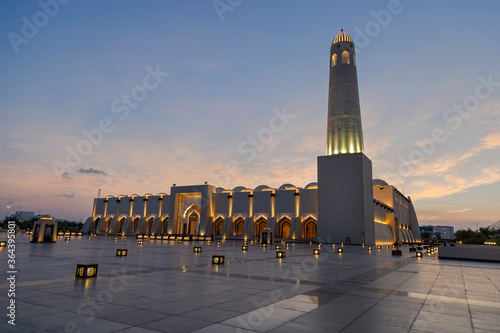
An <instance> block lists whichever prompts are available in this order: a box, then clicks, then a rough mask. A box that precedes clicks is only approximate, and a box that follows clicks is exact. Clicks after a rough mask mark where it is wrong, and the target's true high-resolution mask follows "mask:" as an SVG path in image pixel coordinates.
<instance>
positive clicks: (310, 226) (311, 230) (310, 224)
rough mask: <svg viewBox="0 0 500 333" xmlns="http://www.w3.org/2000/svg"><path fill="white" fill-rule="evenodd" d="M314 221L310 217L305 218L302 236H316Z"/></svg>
mask: <svg viewBox="0 0 500 333" xmlns="http://www.w3.org/2000/svg"><path fill="white" fill-rule="evenodd" d="M316 227H317V224H316V221H315V220H313V219H312V218H311V219H307V220H306V221H305V222H304V238H316Z"/></svg>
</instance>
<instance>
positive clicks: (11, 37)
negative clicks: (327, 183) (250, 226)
mask: <svg viewBox="0 0 500 333" xmlns="http://www.w3.org/2000/svg"><path fill="white" fill-rule="evenodd" d="M60 1H61V2H63V3H65V2H67V3H65V4H61V3H59V2H56V1H55V0H42V1H41V2H40V3H39V2H38V1H15V0H6V1H2V2H1V3H0V27H1V32H2V34H3V38H2V39H1V42H0V73H1V75H0V88H1V97H2V98H1V99H0V110H1V113H0V168H1V169H0V170H1V172H0V204H1V206H0V216H2V217H3V216H5V214H6V213H7V209H6V205H7V204H8V203H11V205H12V207H11V208H10V212H11V213H12V212H14V211H16V210H19V208H20V209H21V210H28V211H34V212H35V213H38V211H41V213H45V214H50V215H52V216H54V217H57V218H66V219H69V220H75V221H80V220H81V219H83V220H85V218H87V217H88V216H90V215H91V209H92V203H93V198H94V197H95V196H96V195H97V192H98V189H102V192H101V194H102V195H103V196H104V195H108V194H112V195H119V194H129V195H130V194H134V193H136V194H139V195H142V194H144V193H152V194H156V193H159V192H166V193H169V192H170V187H171V186H172V184H174V183H176V184H179V185H193V184H203V183H204V182H205V181H208V182H209V183H210V184H213V185H216V186H222V187H225V188H233V187H235V186H238V185H243V186H246V187H250V188H254V187H256V186H258V185H261V184H266V185H269V186H271V187H279V186H280V185H281V184H283V183H292V184H294V185H296V186H299V187H303V186H305V185H306V184H308V183H309V182H313V181H316V179H317V178H316V172H317V171H316V158H317V156H319V155H325V153H326V151H325V150H326V124H327V123H326V120H327V103H328V75H329V50H330V45H331V42H332V40H333V38H334V37H335V35H336V34H337V33H338V32H340V29H341V28H343V29H344V31H346V32H347V33H349V34H350V35H351V36H352V37H353V39H354V43H355V47H356V52H357V58H356V62H357V63H356V64H357V70H358V80H359V90H360V100H361V114H362V120H363V130H364V141H365V153H366V155H367V156H368V157H369V158H370V159H371V160H372V162H373V175H374V178H381V179H384V180H385V181H387V182H388V183H390V184H393V185H395V186H396V187H397V188H398V189H399V190H401V191H404V193H405V194H406V195H409V196H410V197H411V198H412V200H413V201H414V204H415V207H416V209H417V214H418V217H419V220H420V225H426V224H437V225H453V226H455V228H462V227H471V228H476V226H477V225H479V226H488V225H490V224H493V223H494V222H495V221H497V220H499V219H500V202H499V201H500V200H499V199H500V155H499V153H500V107H499V105H500V65H499V54H500V43H499V38H498V35H499V32H500V23H499V22H500V21H499V20H498V13H499V12H500V2H498V1H493V0H492V1H474V2H473V1H452V0H449V1H439V2H436V1H408V0H404V1H403V0H402V1H401V2H398V1H393V0H391V1H327V0H324V1H301V0H292V1H290V0H287V1H272V2H271V1H264V0H260V1H257V0H255V1H249V0H242V1H239V0H238V1H237V0H232V1H229V2H228V0H219V1H215V2H214V1H211V0H209V1H76V0H73V1H67V0H65V1H62V0H60ZM41 4H42V5H41ZM43 4H45V5H43ZM55 4H56V5H55ZM43 7H45V10H44V9H43ZM46 12H49V13H48V14H47V13H46ZM283 113H286V114H289V116H288V118H286V119H285V120H282V119H281V118H279V117H278V120H273V119H274V118H276V117H277V116H276V114H283ZM271 123H278V124H280V125H283V126H280V130H279V131H274V132H272V136H271V137H269V135H268V136H266V137H265V140H264V141H265V142H264V141H262V138H263V135H264V134H269V133H270V131H269V129H270V128H272V127H273V126H271ZM259 135H260V137H259ZM89 138H90V139H89ZM255 138H256V140H257V142H256V143H255V142H254V141H253V139H255ZM252 142H253V143H252ZM254 144H255V146H254ZM234 166H236V167H234Z"/></svg>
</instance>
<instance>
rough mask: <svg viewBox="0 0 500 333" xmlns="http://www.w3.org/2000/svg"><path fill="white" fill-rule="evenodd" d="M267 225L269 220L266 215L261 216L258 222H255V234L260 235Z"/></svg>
mask: <svg viewBox="0 0 500 333" xmlns="http://www.w3.org/2000/svg"><path fill="white" fill-rule="evenodd" d="M266 225H267V220H266V219H265V218H264V217H260V218H259V219H258V220H257V221H256V222H255V235H257V236H258V237H260V233H261V231H262V229H264V228H265V227H266Z"/></svg>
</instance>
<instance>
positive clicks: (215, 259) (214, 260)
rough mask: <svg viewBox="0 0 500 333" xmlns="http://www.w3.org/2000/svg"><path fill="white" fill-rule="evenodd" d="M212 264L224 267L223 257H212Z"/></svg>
mask: <svg viewBox="0 0 500 333" xmlns="http://www.w3.org/2000/svg"><path fill="white" fill-rule="evenodd" d="M212 264H214V265H224V256H218V255H217V256H212Z"/></svg>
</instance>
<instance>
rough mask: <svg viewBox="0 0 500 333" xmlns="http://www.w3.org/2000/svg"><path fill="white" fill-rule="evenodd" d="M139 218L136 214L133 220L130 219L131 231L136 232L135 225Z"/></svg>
mask: <svg viewBox="0 0 500 333" xmlns="http://www.w3.org/2000/svg"><path fill="white" fill-rule="evenodd" d="M140 219H141V218H140V217H139V216H136V217H135V218H134V220H133V221H132V232H134V233H135V232H137V225H138V224H139V220H140Z"/></svg>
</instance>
